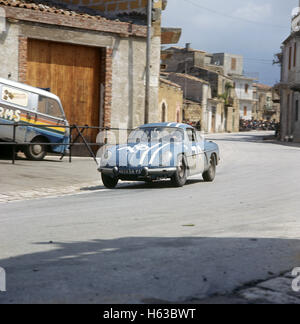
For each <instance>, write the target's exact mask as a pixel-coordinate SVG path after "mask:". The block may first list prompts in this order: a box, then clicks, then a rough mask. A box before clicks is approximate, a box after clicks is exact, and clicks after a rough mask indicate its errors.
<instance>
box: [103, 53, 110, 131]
mask: <svg viewBox="0 0 300 324" xmlns="http://www.w3.org/2000/svg"><path fill="white" fill-rule="evenodd" d="M104 51H105V53H104V55H102V60H103V61H102V64H101V66H103V67H105V70H104V75H102V76H101V78H103V80H104V84H105V89H104V106H103V126H104V127H110V126H111V105H112V53H113V50H112V49H110V48H106V49H105V50H104Z"/></svg>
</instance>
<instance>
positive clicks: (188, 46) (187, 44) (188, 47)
mask: <svg viewBox="0 0 300 324" xmlns="http://www.w3.org/2000/svg"><path fill="white" fill-rule="evenodd" d="M299 1H300V0H299ZM190 49H191V43H186V44H185V50H186V51H187V52H188V51H189V50H190Z"/></svg>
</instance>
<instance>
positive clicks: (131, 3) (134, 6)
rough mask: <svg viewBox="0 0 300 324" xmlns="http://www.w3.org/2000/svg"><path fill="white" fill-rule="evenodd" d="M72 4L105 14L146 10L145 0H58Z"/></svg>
mask: <svg viewBox="0 0 300 324" xmlns="http://www.w3.org/2000/svg"><path fill="white" fill-rule="evenodd" d="M60 2H65V3H68V4H72V5H80V6H85V7H88V8H92V9H97V10H99V11H103V12H105V13H107V14H111V13H117V14H118V13H124V12H132V11H134V12H144V13H145V12H146V10H145V9H146V8H147V3H148V1H147V0H60Z"/></svg>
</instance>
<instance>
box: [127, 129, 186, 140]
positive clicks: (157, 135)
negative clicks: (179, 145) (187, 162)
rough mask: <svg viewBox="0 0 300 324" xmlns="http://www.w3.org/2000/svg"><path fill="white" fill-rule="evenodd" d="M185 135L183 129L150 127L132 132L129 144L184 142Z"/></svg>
mask: <svg viewBox="0 0 300 324" xmlns="http://www.w3.org/2000/svg"><path fill="white" fill-rule="evenodd" d="M183 138H184V133H183V130H182V129H179V128H172V127H149V128H138V129H136V130H134V131H133V132H131V134H130V135H129V137H128V143H132V144H134V143H149V142H159V141H162V142H171V141H174V142H182V141H183Z"/></svg>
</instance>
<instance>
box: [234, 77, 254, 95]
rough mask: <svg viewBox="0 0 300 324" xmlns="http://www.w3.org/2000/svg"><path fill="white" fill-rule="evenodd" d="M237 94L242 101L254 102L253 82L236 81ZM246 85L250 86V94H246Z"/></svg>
mask: <svg viewBox="0 0 300 324" xmlns="http://www.w3.org/2000/svg"><path fill="white" fill-rule="evenodd" d="M234 82H235V92H236V95H237V97H238V99H240V100H253V98H254V97H253V81H252V80H242V79H235V80H234ZM246 84H248V86H249V87H248V93H246V88H245V87H246Z"/></svg>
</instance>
